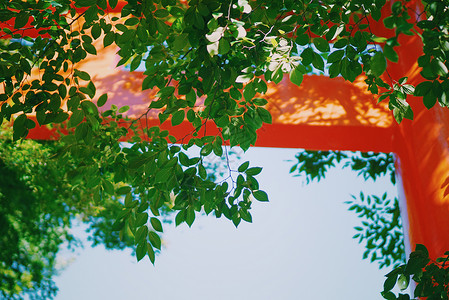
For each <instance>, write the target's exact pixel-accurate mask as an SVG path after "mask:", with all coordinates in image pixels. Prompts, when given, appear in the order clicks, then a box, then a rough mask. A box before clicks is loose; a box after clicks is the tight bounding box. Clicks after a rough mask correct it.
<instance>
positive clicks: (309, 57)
mask: <svg viewBox="0 0 449 300" xmlns="http://www.w3.org/2000/svg"><path fill="white" fill-rule="evenodd" d="M301 57H302V64H303V65H304V66H307V65H310V64H311V63H312V61H313V59H314V57H315V53H314V52H313V50H312V48H310V47H309V48H306V49H304V51H302V53H301Z"/></svg>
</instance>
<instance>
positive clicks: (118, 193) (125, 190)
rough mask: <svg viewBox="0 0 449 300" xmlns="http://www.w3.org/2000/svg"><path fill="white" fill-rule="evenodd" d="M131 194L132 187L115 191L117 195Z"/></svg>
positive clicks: (123, 187)
mask: <svg viewBox="0 0 449 300" xmlns="http://www.w3.org/2000/svg"><path fill="white" fill-rule="evenodd" d="M130 192H131V187H129V186H122V187H119V188H117V189H116V190H115V193H116V194H117V195H126V194H128V193H130Z"/></svg>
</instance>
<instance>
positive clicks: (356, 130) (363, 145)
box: [27, 119, 394, 152]
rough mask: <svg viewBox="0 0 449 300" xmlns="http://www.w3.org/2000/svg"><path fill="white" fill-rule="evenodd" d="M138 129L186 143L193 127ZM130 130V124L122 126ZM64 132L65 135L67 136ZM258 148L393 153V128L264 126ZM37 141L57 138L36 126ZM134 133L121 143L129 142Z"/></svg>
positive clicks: (210, 129) (209, 129)
mask: <svg viewBox="0 0 449 300" xmlns="http://www.w3.org/2000/svg"><path fill="white" fill-rule="evenodd" d="M136 125H137V126H138V128H139V129H141V130H142V129H144V128H147V127H148V128H150V127H153V126H158V127H159V128H160V129H161V130H168V131H169V133H170V135H173V136H174V137H175V138H176V139H177V140H178V142H179V143H187V142H188V141H189V140H190V138H191V137H192V136H193V133H194V128H193V126H192V124H190V123H189V122H187V121H185V122H183V123H182V124H180V125H178V126H171V124H170V122H169V121H166V122H164V123H163V124H162V125H160V124H159V120H155V119H152V120H148V121H146V120H138V121H136ZM123 127H129V123H127V124H126V125H123ZM66 133H67V132H64V133H63V134H66ZM218 133H219V130H218V129H217V127H216V126H215V124H214V123H213V122H212V121H209V122H207V123H206V124H205V125H203V126H202V128H201V129H200V131H199V133H198V136H200V137H201V136H204V135H216V134H218ZM257 135H258V138H257V142H256V145H255V146H256V147H275V148H306V149H310V150H349V151H364V152H368V151H374V152H394V148H393V135H394V129H393V128H390V127H388V128H382V127H368V126H341V125H340V126H338V125H333V126H316V125H315V126H313V125H294V124H288V125H287V124H271V125H269V124H264V126H263V127H262V128H260V129H259V130H258V131H257ZM27 138H29V139H35V140H55V139H57V138H58V133H57V131H56V129H49V128H48V127H46V126H36V127H35V128H34V129H32V130H30V132H29V134H28V137H27ZM130 139H131V133H130V134H129V135H128V136H127V137H125V138H123V139H122V140H121V141H123V142H125V141H129V140H130Z"/></svg>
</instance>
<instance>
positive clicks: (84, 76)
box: [74, 69, 90, 81]
mask: <svg viewBox="0 0 449 300" xmlns="http://www.w3.org/2000/svg"><path fill="white" fill-rule="evenodd" d="M74 76H77V77H79V78H80V79H82V80H84V81H89V80H90V75H89V74H88V73H87V72H84V71H80V70H78V69H75V71H74Z"/></svg>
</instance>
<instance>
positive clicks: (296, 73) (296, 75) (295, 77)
mask: <svg viewBox="0 0 449 300" xmlns="http://www.w3.org/2000/svg"><path fill="white" fill-rule="evenodd" d="M302 80H303V73H302V72H301V70H300V68H298V67H296V68H294V69H293V70H292V71H291V72H290V81H291V82H292V83H294V84H296V85H297V86H300V85H301V83H302Z"/></svg>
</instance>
